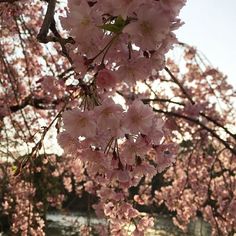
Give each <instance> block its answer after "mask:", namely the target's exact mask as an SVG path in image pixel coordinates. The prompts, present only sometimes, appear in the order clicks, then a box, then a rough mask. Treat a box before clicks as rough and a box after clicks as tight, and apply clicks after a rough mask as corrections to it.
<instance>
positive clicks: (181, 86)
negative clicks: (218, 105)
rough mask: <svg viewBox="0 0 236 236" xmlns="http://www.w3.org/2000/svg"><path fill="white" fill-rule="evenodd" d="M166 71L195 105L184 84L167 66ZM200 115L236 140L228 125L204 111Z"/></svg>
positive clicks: (235, 135)
mask: <svg viewBox="0 0 236 236" xmlns="http://www.w3.org/2000/svg"><path fill="white" fill-rule="evenodd" d="M165 71H166V72H167V73H168V74H169V75H170V77H171V79H172V80H173V81H174V82H175V83H176V84H177V85H178V86H179V88H180V89H181V91H182V92H183V94H184V95H185V96H186V98H187V99H188V100H189V101H190V102H191V104H193V105H194V104H195V102H194V101H193V99H192V98H191V96H190V95H189V94H188V93H187V91H186V90H185V88H184V86H183V85H182V84H181V83H180V82H179V81H178V79H177V78H176V77H175V76H174V75H173V74H172V72H171V71H170V70H169V69H168V68H167V67H165ZM200 115H201V116H202V117H204V118H206V119H207V120H208V121H211V122H212V123H214V124H215V125H216V126H218V127H220V128H222V129H223V130H224V131H225V132H226V133H227V134H229V135H230V136H231V137H232V138H233V139H234V140H236V134H233V133H232V132H230V131H229V130H228V129H227V128H226V127H224V126H223V125H222V124H220V123H219V122H218V121H216V120H214V119H213V118H211V117H209V116H208V115H206V114H205V113H204V112H200Z"/></svg>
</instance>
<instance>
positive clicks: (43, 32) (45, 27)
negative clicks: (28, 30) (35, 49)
mask: <svg viewBox="0 0 236 236" xmlns="http://www.w3.org/2000/svg"><path fill="white" fill-rule="evenodd" d="M55 7H56V0H50V1H49V2H48V8H47V12H46V15H45V17H44V20H43V24H42V26H41V29H40V31H39V34H38V36H37V39H38V40H39V42H42V43H44V42H45V39H46V38H47V35H48V31H49V29H50V26H51V24H52V22H53V20H54V11H55Z"/></svg>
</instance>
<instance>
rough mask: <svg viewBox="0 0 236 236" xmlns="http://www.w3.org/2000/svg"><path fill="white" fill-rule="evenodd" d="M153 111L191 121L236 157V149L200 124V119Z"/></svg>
mask: <svg viewBox="0 0 236 236" xmlns="http://www.w3.org/2000/svg"><path fill="white" fill-rule="evenodd" d="M153 111H155V112H158V113H162V114H165V115H168V116H174V117H177V118H181V119H184V120H187V121H191V122H193V123H194V124H196V125H199V126H201V127H202V128H203V129H205V130H206V131H208V132H209V133H210V134H211V135H212V136H213V137H215V138H216V139H218V140H219V141H220V142H221V143H222V144H223V145H224V146H225V147H226V148H227V149H229V150H230V151H231V152H232V153H233V154H234V155H236V147H232V146H231V145H230V144H229V143H228V142H226V141H225V140H224V139H222V138H221V137H220V136H219V135H218V134H216V133H215V131H214V130H212V129H211V128H209V127H208V126H206V125H205V124H203V123H202V122H200V121H199V120H198V119H195V118H192V117H189V116H186V115H183V114H180V113H176V112H173V111H164V110H161V109H156V108H153Z"/></svg>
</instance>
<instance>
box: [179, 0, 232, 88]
mask: <svg viewBox="0 0 236 236" xmlns="http://www.w3.org/2000/svg"><path fill="white" fill-rule="evenodd" d="M180 18H181V19H182V21H184V22H185V24H184V25H183V26H182V27H181V28H180V29H178V30H177V31H176V35H177V38H178V39H179V41H181V42H185V43H187V44H190V45H193V46H196V47H197V48H198V49H199V50H200V51H201V52H203V53H204V55H205V56H206V57H207V58H208V59H209V61H210V62H211V64H212V65H213V66H215V67H217V68H219V69H220V71H222V72H223V73H224V74H225V75H227V76H228V80H229V82H230V83H231V84H233V85H234V88H236V0H227V1H222V0H187V3H186V5H185V7H184V8H183V9H182V11H181V13H180Z"/></svg>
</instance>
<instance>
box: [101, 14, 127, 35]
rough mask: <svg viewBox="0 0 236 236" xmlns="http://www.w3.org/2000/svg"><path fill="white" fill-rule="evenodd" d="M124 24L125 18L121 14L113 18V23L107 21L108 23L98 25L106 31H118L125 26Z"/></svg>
mask: <svg viewBox="0 0 236 236" xmlns="http://www.w3.org/2000/svg"><path fill="white" fill-rule="evenodd" d="M125 25H126V22H125V20H124V19H123V18H122V17H121V16H118V17H117V18H116V19H115V22H114V23H108V24H104V25H100V26H98V27H99V28H101V29H104V30H106V31H110V32H112V33H120V32H121V31H122V30H123V28H124V27H125Z"/></svg>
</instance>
